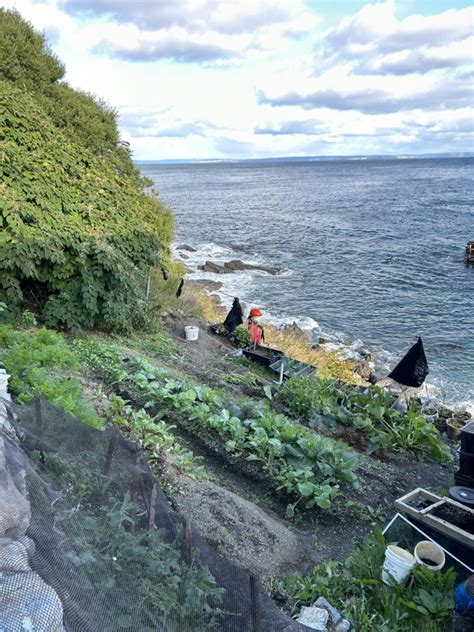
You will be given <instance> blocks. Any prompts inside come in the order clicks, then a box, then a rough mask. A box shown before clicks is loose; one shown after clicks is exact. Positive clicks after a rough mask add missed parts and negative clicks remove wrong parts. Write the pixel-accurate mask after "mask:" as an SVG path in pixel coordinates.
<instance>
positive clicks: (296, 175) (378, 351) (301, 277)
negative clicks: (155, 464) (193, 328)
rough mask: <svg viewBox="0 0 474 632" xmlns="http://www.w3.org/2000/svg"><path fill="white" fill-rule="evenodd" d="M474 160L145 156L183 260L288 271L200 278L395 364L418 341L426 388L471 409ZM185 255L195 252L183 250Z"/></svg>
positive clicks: (380, 362)
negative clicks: (190, 160) (172, 159)
mask: <svg viewBox="0 0 474 632" xmlns="http://www.w3.org/2000/svg"><path fill="white" fill-rule="evenodd" d="M473 165H474V159H469V158H459V159H457V158H456V159H455V158H450V159H409V160H374V161H363V160H352V161H349V160H341V161H330V162H329V161H328V162H319V161H315V162H278V163H268V162H229V163H204V164H179V165H176V164H174V165H165V164H156V163H155V164H150V163H148V164H142V165H140V169H141V171H142V173H143V174H144V175H146V176H148V177H150V178H152V179H153V181H154V182H155V184H156V187H157V189H158V191H159V194H160V198H161V199H162V200H163V201H164V202H166V203H167V204H168V205H169V206H171V207H172V209H173V210H174V212H175V215H176V242H177V243H186V244H189V245H191V246H194V247H195V248H197V249H198V251H197V252H196V253H194V254H193V255H192V256H191V258H190V259H188V260H187V261H186V263H187V264H188V265H189V266H190V267H191V268H195V267H196V266H197V265H198V264H199V263H202V262H203V261H204V260H206V259H211V260H214V261H225V260H229V259H232V258H234V259H236V258H238V259H242V260H244V261H248V262H260V263H265V264H267V265H271V266H275V267H277V268H281V269H282V270H283V272H282V274H280V275H277V276H270V275H267V274H264V273H258V272H252V273H248V272H244V273H236V274H232V275H225V276H224V275H204V274H203V273H202V272H201V273H199V272H195V273H194V274H192V275H191V276H192V277H203V276H204V277H207V278H213V279H215V280H219V281H223V282H224V284H225V286H224V288H223V293H222V296H223V298H224V299H225V301H226V302H227V303H230V302H231V300H232V296H233V295H236V296H239V297H240V298H241V299H242V300H243V301H244V302H245V303H246V304H247V305H249V306H250V305H257V306H259V307H260V308H264V310H265V312H266V313H267V314H269V315H271V317H272V318H273V319H277V320H279V321H280V322H293V321H297V322H299V323H301V324H303V325H304V326H305V327H306V328H307V329H313V333H314V335H315V336H317V335H322V336H323V337H325V338H329V339H330V340H332V341H333V342H334V344H335V345H336V346H338V347H340V348H341V349H342V350H343V352H344V353H345V354H346V355H350V354H351V353H352V354H354V355H357V352H358V351H359V350H360V349H361V348H362V347H364V348H365V349H368V350H370V351H371V352H372V353H374V355H375V357H376V359H377V366H378V368H379V370H380V369H381V370H387V371H388V370H389V369H390V368H391V367H393V366H394V364H395V363H396V361H397V360H398V359H399V358H400V357H401V356H402V355H403V353H404V352H405V351H406V350H407V349H408V348H409V347H410V346H411V345H412V344H413V343H414V342H415V341H416V337H417V336H418V335H421V336H422V338H423V342H424V344H425V350H426V353H427V357H428V361H429V364H430V369H431V371H430V375H429V376H428V380H427V382H428V383H429V384H430V385H431V387H432V390H433V392H435V393H436V395H437V397H438V398H439V399H441V400H444V401H446V403H449V404H453V403H455V404H458V405H461V404H463V405H466V404H470V405H473V404H474V267H472V268H468V267H466V266H465V265H464V262H463V257H464V249H465V246H466V243H467V241H468V240H469V239H474V210H473V207H472V200H473V199H474V183H473V178H472V176H473V171H472V167H473ZM185 254H188V255H189V253H185Z"/></svg>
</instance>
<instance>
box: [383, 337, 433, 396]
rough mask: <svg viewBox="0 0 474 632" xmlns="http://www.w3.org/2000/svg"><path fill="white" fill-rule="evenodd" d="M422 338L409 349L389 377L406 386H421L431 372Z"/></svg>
mask: <svg viewBox="0 0 474 632" xmlns="http://www.w3.org/2000/svg"><path fill="white" fill-rule="evenodd" d="M429 372H430V371H429V368H428V360H427V359H426V355H425V350H424V348H423V342H422V340H421V338H418V341H417V342H416V343H415V344H414V345H413V347H411V349H409V350H408V351H407V353H406V354H405V355H404V356H403V358H402V359H401V360H400V362H399V363H398V364H397V366H396V367H395V368H394V369H393V371H392V372H391V373H390V375H389V376H388V377H391V378H392V380H395V382H398V383H399V384H403V385H404V386H415V387H418V386H421V385H422V384H423V382H424V381H425V378H426V376H427V375H428V373H429Z"/></svg>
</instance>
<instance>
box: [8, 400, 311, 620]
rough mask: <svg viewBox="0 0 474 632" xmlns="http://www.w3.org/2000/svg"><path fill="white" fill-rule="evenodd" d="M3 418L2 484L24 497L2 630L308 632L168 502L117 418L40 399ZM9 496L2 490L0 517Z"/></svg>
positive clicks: (13, 533)
mask: <svg viewBox="0 0 474 632" xmlns="http://www.w3.org/2000/svg"><path fill="white" fill-rule="evenodd" d="M9 415H10V417H9V421H10V424H11V425H9V424H3V425H2V424H0V429H1V432H0V440H1V442H2V445H3V454H4V460H5V461H6V462H5V465H4V474H5V472H8V476H9V477H10V478H11V482H9V480H7V481H6V482H5V480H4V481H3V487H2V486H1V485H0V490H1V489H6V488H8V485H10V492H11V489H12V488H11V485H14V489H15V490H16V492H20V493H21V495H22V497H23V498H26V499H27V501H26V503H25V504H24V506H23V514H24V515H20V513H21V512H17V513H18V516H17V519H16V524H17V527H18V528H17V529H16V530H15V527H10V532H8V530H7V531H5V533H4V535H5V537H4V538H0V567H1V568H0V571H1V572H0V612H1V614H0V629H1V630H2V632H3V631H5V632H17V630H18V631H21V632H23V631H24V630H29V629H32V630H33V629H34V630H36V631H40V630H41V631H43V630H44V631H46V630H47V631H49V632H55V631H56V630H57V631H58V632H59V631H60V630H63V629H65V630H68V631H69V630H70V631H74V632H93V631H94V632H95V631H100V632H117V631H120V630H129V631H137V632H147V631H148V630H159V631H161V630H162V631H163V632H200V631H208V630H209V631H212V630H216V631H223V632H280V631H281V632H283V631H284V632H297V631H303V630H308V628H306V627H305V626H302V625H300V624H298V623H296V622H294V621H292V620H291V619H289V618H288V617H287V616H286V615H285V614H284V613H282V612H281V611H280V610H279V609H278V608H277V607H276V606H275V604H274V603H273V601H272V600H271V599H270V598H269V597H268V595H267V594H266V592H265V591H264V590H263V588H262V586H261V584H260V581H259V580H258V578H257V577H255V576H254V575H252V574H251V573H250V572H249V571H248V570H246V569H243V568H240V567H238V566H235V565H233V564H231V563H229V562H227V561H226V560H224V559H223V558H222V557H220V556H219V555H218V554H217V553H216V552H215V550H214V549H212V547H210V546H209V545H208V544H207V543H206V541H205V540H204V539H203V538H202V537H201V535H200V534H199V533H198V532H197V530H196V529H195V528H194V527H193V525H192V524H191V523H189V522H187V521H186V520H184V518H183V517H182V516H180V515H179V514H177V513H176V512H175V511H174V510H173V509H172V508H171V506H170V505H169V503H168V500H167V498H166V496H165V495H164V493H163V491H162V490H161V488H160V485H159V483H158V481H157V480H156V478H155V477H154V476H153V473H152V471H151V470H150V468H149V466H148V464H147V462H146V458H145V455H144V453H143V452H142V450H141V449H140V448H139V447H138V446H137V445H135V444H133V443H131V442H130V441H129V440H127V439H125V438H124V437H123V436H122V435H121V434H120V432H119V431H118V430H117V429H116V428H115V427H112V426H109V427H106V428H105V429H104V430H96V429H94V428H91V427H89V426H86V425H85V424H83V423H81V422H80V421H78V420H77V419H75V418H73V417H71V416H69V415H67V414H66V413H64V412H63V411H61V410H59V409H58V408H56V407H53V406H52V405H50V404H49V403H48V402H47V401H45V400H41V399H37V400H35V401H34V402H33V403H31V404H30V405H28V406H22V407H15V406H12V405H10V407H9ZM8 428H10V430H8ZM12 428H13V432H12V430H11V429H12ZM0 448H1V445H0ZM0 452H1V450H0ZM10 492H9V493H8V494H7V495H8V496H9V498H10V500H11V493H10ZM8 502H9V500H8V498H7V497H6V495H5V494H4V495H2V494H1V492H0V521H1V514H2V512H3V511H4V508H5V507H7V506H8ZM28 502H29V506H28ZM20 505H21V503H20ZM16 506H17V509H18V502H17V503H16ZM18 525H19V526H18ZM25 608H26V610H25ZM23 610H25V612H23ZM30 619H31V622H30ZM25 621H26V623H25ZM38 621H40V623H38ZM34 625H36V627H34ZM28 626H30V627H28Z"/></svg>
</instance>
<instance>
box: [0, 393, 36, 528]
mask: <svg viewBox="0 0 474 632" xmlns="http://www.w3.org/2000/svg"><path fill="white" fill-rule="evenodd" d="M13 437H14V431H13V428H12V427H11V425H10V423H9V422H8V419H7V413H6V408H5V406H4V405H3V404H2V405H1V406H0V537H9V538H17V537H19V536H21V535H24V534H25V533H26V530H27V529H28V526H29V524H30V503H29V502H28V500H27V498H26V495H25V494H26V485H25V470H24V468H23V467H22V458H23V457H22V454H21V452H20V449H19V447H18V446H17V444H16V443H15V442H14V441H13Z"/></svg>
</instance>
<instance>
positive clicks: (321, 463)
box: [120, 359, 358, 515]
mask: <svg viewBox="0 0 474 632" xmlns="http://www.w3.org/2000/svg"><path fill="white" fill-rule="evenodd" d="M120 381H121V384H123V385H124V386H125V385H126V388H127V390H129V391H132V392H134V393H136V397H137V399H138V400H139V401H142V402H143V403H144V404H145V406H147V407H148V406H155V405H156V404H158V403H159V408H160V411H161V412H162V413H163V414H169V415H172V416H173V419H174V420H175V421H176V423H179V424H180V425H182V426H184V427H185V428H186V429H187V430H189V431H191V432H193V433H198V434H199V436H200V438H201V440H203V439H204V438H205V433H204V432H203V430H208V431H210V432H212V433H215V435H216V436H218V437H220V439H221V440H222V442H223V445H224V447H225V450H226V451H227V452H228V453H229V454H230V455H232V456H233V457H234V458H235V457H240V458H244V459H246V460H247V461H251V462H254V463H255V464H256V465H258V466H259V467H260V468H261V469H262V470H263V472H265V473H266V474H267V476H268V477H269V478H270V479H271V480H272V481H276V483H277V485H276V487H277V488H278V489H279V490H280V492H281V493H283V494H284V495H286V496H289V497H290V498H293V499H294V501H295V502H293V503H290V505H289V506H288V514H289V515H293V513H294V511H295V508H296V507H298V508H299V507H305V508H306V509H309V508H311V507H313V506H319V507H321V508H327V507H329V505H330V502H331V499H332V498H334V496H335V495H336V494H337V492H338V489H339V485H340V484H354V483H355V481H356V476H355V473H354V472H355V469H356V468H357V465H358V459H357V456H356V453H355V452H354V451H353V450H351V449H349V448H347V446H345V445H344V444H343V443H342V442H337V441H333V440H331V439H325V438H322V437H318V436H316V435H315V434H314V433H313V432H311V431H310V430H308V429H307V428H304V427H302V426H301V425H299V424H296V423H294V422H292V421H290V420H289V419H288V418H287V417H285V416H284V415H281V414H277V413H275V412H273V411H272V410H270V408H269V406H268V405H267V404H265V403H264V402H261V403H260V405H257V406H256V405H255V404H254V403H253V402H252V406H248V407H246V405H245V403H244V402H241V403H240V404H239V405H236V404H232V405H228V406H226V404H225V401H224V399H223V397H222V395H221V394H220V393H219V392H217V391H214V390H213V389H211V388H209V387H205V386H196V385H193V384H190V383H188V382H186V381H185V380H176V379H173V378H170V377H169V374H168V372H167V371H166V370H163V369H161V368H156V367H154V366H153V365H151V364H149V363H147V362H144V361H142V360H137V359H129V360H128V362H127V367H126V376H123V377H121V378H120Z"/></svg>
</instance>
